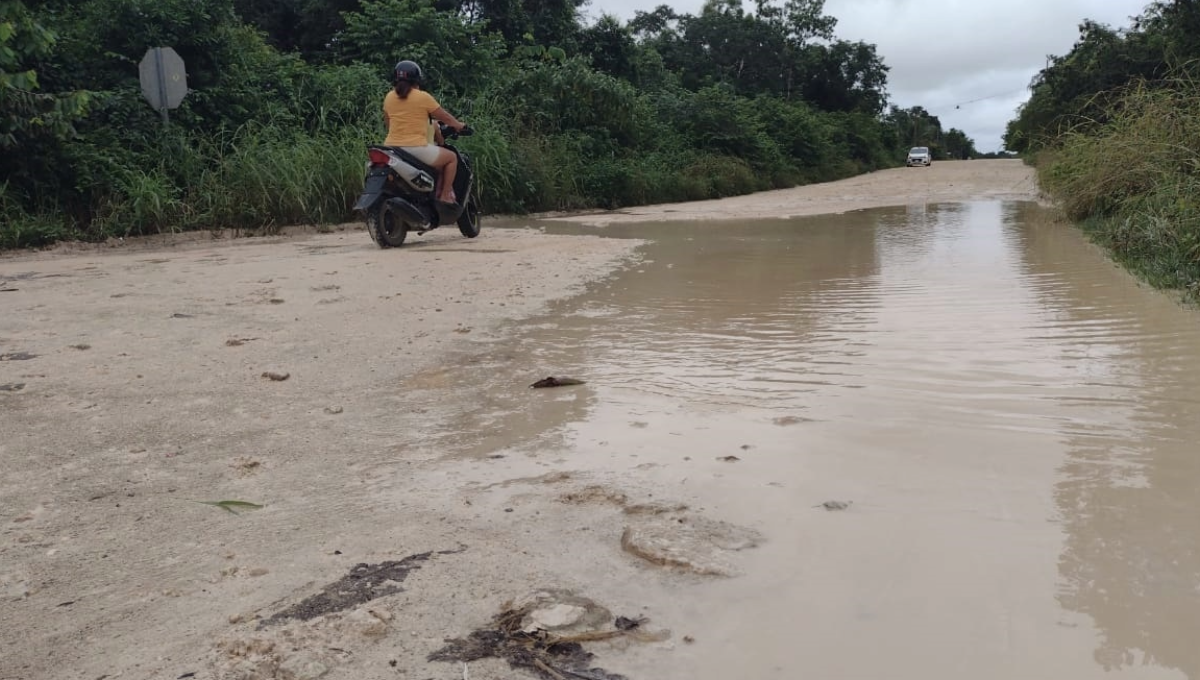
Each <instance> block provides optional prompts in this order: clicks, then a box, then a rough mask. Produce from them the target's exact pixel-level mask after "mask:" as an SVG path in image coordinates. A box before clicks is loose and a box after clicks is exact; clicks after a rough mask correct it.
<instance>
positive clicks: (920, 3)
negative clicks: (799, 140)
mask: <svg viewBox="0 0 1200 680" xmlns="http://www.w3.org/2000/svg"><path fill="white" fill-rule="evenodd" d="M744 3H745V5H746V6H747V7H753V2H751V1H750V0H744ZM659 4H668V5H671V6H672V7H674V8H675V9H676V10H677V11H680V12H686V13H696V12H698V11H699V9H700V7H701V6H702V5H703V0H591V4H590V5H589V6H587V7H586V8H585V10H584V11H585V12H586V13H587V14H588V15H590V16H592V17H593V18H594V17H596V16H599V14H600V13H601V12H609V13H612V14H616V15H617V16H619V17H621V18H623V19H626V20H628V19H630V18H632V17H633V13H634V12H635V11H636V10H639V9H641V10H650V9H653V8H654V7H655V6H657V5H659ZM1146 4H1148V0H826V1H825V12H826V14H829V15H832V16H834V17H837V20H838V25H837V29H836V31H837V36H838V37H839V38H842V39H845V40H863V41H865V42H868V43H873V44H875V45H876V46H877V49H878V51H879V54H880V55H881V56H882V57H883V61H884V63H885V64H887V65H888V66H890V67H891V71H890V72H889V74H888V91H889V94H890V95H891V99H892V102H893V103H895V104H898V105H900V106H903V107H909V106H918V105H919V106H924V107H925V108H926V109H928V110H929V111H930V112H931V113H933V114H934V115H936V116H938V118H939V119H940V120H941V121H942V126H943V127H944V128H946V129H949V128H951V127H956V128H959V129H961V130H965V131H966V133H967V134H968V135H969V136H970V137H971V138H973V139H974V140H975V144H976V146H977V147H978V149H979V150H980V151H985V152H986V151H996V150H999V149H1000V147H1001V146H1002V142H1001V136H1002V135H1003V134H1004V126H1005V124H1006V123H1007V122H1008V121H1009V120H1010V119H1012V118H1013V115H1014V111H1015V110H1016V108H1017V106H1018V105H1019V104H1020V103H1021V102H1023V101H1025V100H1026V99H1027V98H1028V96H1029V93H1028V90H1027V89H1026V88H1027V86H1028V85H1029V81H1030V79H1031V78H1033V76H1034V75H1036V74H1037V72H1038V71H1039V70H1041V69H1042V68H1043V67H1045V65H1046V56H1047V55H1049V54H1056V55H1057V54H1064V53H1066V52H1067V51H1068V50H1070V49H1071V45H1073V44H1074V43H1075V39H1076V37H1078V35H1079V31H1078V26H1079V23H1080V22H1081V21H1082V20H1083V19H1085V18H1088V19H1093V20H1096V21H1099V22H1102V23H1107V24H1111V25H1113V26H1115V27H1126V26H1128V25H1129V17H1131V16H1134V15H1136V14H1139V13H1141V11H1142V9H1143V8H1144V7H1145V6H1146ZM985 97H987V98H988V99H984V100H983V101H975V100H979V99H982V98H985ZM967 102H973V103H967ZM955 106H961V108H959V109H956V108H955Z"/></svg>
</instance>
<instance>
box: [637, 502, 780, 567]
mask: <svg viewBox="0 0 1200 680" xmlns="http://www.w3.org/2000/svg"><path fill="white" fill-rule="evenodd" d="M762 541H763V537H762V535H761V534H759V533H758V532H757V531H754V530H753V529H747V528H745V527H739V526H736V525H733V524H729V523H727V522H721V521H717V520H711V519H706V518H704V517H686V516H685V517H679V516H663V515H659V516H655V517H649V518H644V519H642V520H641V521H639V522H636V523H633V524H630V525H628V526H626V527H625V531H624V532H623V533H622V534H621V549H623V550H624V551H625V552H627V553H629V554H630V555H634V556H636V557H639V558H641V559H643V560H645V561H647V562H649V563H651V564H656V565H658V566H662V567H669V568H673V569H680V570H682V571H687V572H691V573H693V574H701V575H704V576H734V575H736V574H737V573H738V570H737V568H736V566H735V565H734V564H733V562H732V560H731V559H730V556H729V554H730V553H733V552H737V551H740V550H746V549H749V548H753V547H756V546H758V545H759V544H761V543H762Z"/></svg>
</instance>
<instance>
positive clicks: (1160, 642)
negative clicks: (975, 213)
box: [1019, 208, 1200, 678]
mask: <svg viewBox="0 0 1200 680" xmlns="http://www.w3.org/2000/svg"><path fill="white" fill-rule="evenodd" d="M1025 211H1026V214H1025V215H1023V218H1024V219H1022V220H1021V221H1020V224H1021V228H1020V231H1019V238H1020V242H1021V245H1022V249H1023V251H1024V253H1025V258H1024V259H1025V262H1026V266H1027V268H1028V272H1029V273H1030V275H1032V276H1036V277H1038V278H1039V279H1041V280H1042V281H1043V282H1044V285H1043V286H1042V287H1041V289H1040V291H1039V292H1040V294H1041V295H1042V297H1043V300H1044V304H1046V306H1047V307H1048V308H1051V309H1054V310H1056V312H1057V315H1058V328H1057V330H1056V334H1057V335H1058V337H1060V338H1064V339H1065V338H1067V337H1070V336H1073V337H1074V338H1075V343H1074V346H1073V347H1068V351H1067V352H1065V353H1064V355H1063V357H1062V359H1063V361H1064V362H1066V363H1069V364H1070V365H1072V366H1074V367H1075V369H1076V370H1077V372H1078V375H1079V377H1080V380H1081V381H1083V382H1086V383H1087V384H1089V385H1090V386H1091V387H1093V388H1094V390H1093V391H1094V392H1095V393H1097V394H1096V395H1095V396H1093V398H1091V399H1088V400H1084V401H1076V402H1075V406H1076V409H1077V410H1080V411H1085V412H1086V413H1087V418H1086V421H1087V426H1081V427H1077V428H1076V429H1075V430H1074V431H1073V432H1071V433H1069V439H1068V445H1069V452H1068V459H1067V462H1066V463H1065V464H1064V465H1063V467H1062V474H1063V481H1061V482H1060V483H1059V484H1058V485H1057V487H1056V494H1055V495H1056V502H1057V505H1058V508H1059V510H1060V512H1061V513H1062V520H1063V522H1064V524H1065V528H1066V530H1067V539H1066V545H1065V548H1064V551H1063V555H1062V558H1061V560H1060V565H1059V569H1060V572H1061V575H1062V579H1063V587H1062V592H1061V593H1060V595H1059V600H1060V602H1062V604H1063V606H1064V607H1067V608H1069V609H1072V610H1075V611H1079V612H1082V613H1085V614H1087V615H1088V616H1090V617H1091V618H1092V619H1093V620H1094V621H1095V624H1096V626H1097V627H1098V628H1099V630H1100V633H1101V636H1102V642H1101V644H1100V647H1099V649H1097V651H1096V655H1095V658H1096V661H1097V662H1098V663H1099V664H1100V665H1102V666H1103V667H1104V668H1105V669H1106V670H1110V671H1112V670H1120V669H1123V668H1129V667H1136V666H1145V665H1157V666H1165V667H1168V668H1174V669H1178V670H1180V671H1183V672H1184V673H1185V674H1186V676H1187V677H1189V678H1194V677H1200V648H1197V645H1196V644H1195V631H1197V630H1200V515H1198V513H1197V510H1198V509H1200V503H1198V501H1200V491H1198V487H1197V481H1200V455H1197V453H1198V451H1197V449H1196V442H1198V441H1200V418H1197V414H1200V402H1198V399H1197V395H1198V394H1200V372H1198V371H1197V358H1200V333H1198V332H1197V318H1196V315H1195V314H1194V313H1185V312H1182V311H1180V309H1179V308H1178V306H1177V305H1175V304H1174V303H1173V302H1171V301H1170V300H1168V299H1167V298H1165V297H1159V296H1153V295H1145V294H1141V292H1140V291H1132V290H1130V289H1129V288H1128V287H1117V286H1113V285H1112V279H1113V278H1114V274H1113V272H1112V271H1111V266H1110V265H1108V264H1107V263H1106V262H1095V263H1094V264H1093V265H1092V266H1090V267H1081V266H1078V265H1077V264H1076V265H1075V266H1065V265H1070V264H1071V263H1077V261H1078V259H1079V258H1078V255H1077V253H1076V252H1075V251H1077V250H1078V249H1079V248H1081V247H1088V246H1084V245H1083V244H1081V243H1080V242H1079V240H1078V239H1076V238H1070V237H1065V236H1064V230H1063V229H1062V228H1061V227H1059V226H1056V225H1052V224H1047V223H1045V221H1044V220H1042V221H1039V220H1038V219H1037V216H1036V215H1033V214H1030V213H1029V212H1028V209H1027V208H1026V209H1025Z"/></svg>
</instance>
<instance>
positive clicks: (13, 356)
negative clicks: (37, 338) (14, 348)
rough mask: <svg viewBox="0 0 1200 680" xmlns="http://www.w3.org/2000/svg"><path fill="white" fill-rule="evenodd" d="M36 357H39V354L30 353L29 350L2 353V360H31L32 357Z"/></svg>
mask: <svg viewBox="0 0 1200 680" xmlns="http://www.w3.org/2000/svg"><path fill="white" fill-rule="evenodd" d="M36 358H38V355H36V354H30V353H29V352H9V353H7V354H0V361H29V360H30V359H36Z"/></svg>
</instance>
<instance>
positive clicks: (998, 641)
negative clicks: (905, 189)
mask: <svg viewBox="0 0 1200 680" xmlns="http://www.w3.org/2000/svg"><path fill="white" fill-rule="evenodd" d="M547 229H548V230H550V231H555V230H560V231H577V229H576V228H575V227H570V226H564V225H547ZM598 233H603V234H606V235H609V236H612V237H617V238H620V237H638V238H648V239H651V240H652V242H651V243H650V244H649V245H647V246H646V247H645V248H644V249H643V251H642V253H643V256H644V259H643V261H642V262H641V263H639V264H638V265H637V266H635V267H633V268H631V269H630V270H628V271H626V272H624V273H622V274H620V275H618V276H616V277H615V278H614V279H613V280H612V281H610V282H608V283H606V284H605V285H602V286H599V287H597V288H596V289H595V290H594V291H592V292H591V293H589V294H588V295H586V296H584V297H582V298H577V299H575V300H573V301H571V302H569V303H568V304H566V305H560V306H559V307H556V308H555V309H554V310H553V313H551V314H548V315H546V316H545V317H543V318H540V319H536V320H534V321H533V322H532V323H530V324H523V325H522V326H520V327H519V328H518V330H517V337H516V340H514V341H512V342H511V344H510V345H509V347H510V349H511V351H513V352H520V353H521V354H523V355H525V354H527V355H529V357H528V358H529V361H530V362H532V365H534V366H536V367H537V368H536V369H534V370H535V372H536V374H528V373H522V374H521V375H520V376H519V377H516V378H514V376H513V375H512V374H511V373H503V372H501V373H494V372H493V373H491V374H489V376H488V377H486V378H485V379H484V381H485V382H490V383H491V384H492V386H493V387H495V388H496V390H494V392H495V394H496V395H497V396H495V397H493V399H494V401H492V402H488V403H485V404H483V405H482V406H481V410H480V411H479V413H478V414H476V415H475V416H472V417H473V418H474V421H475V422H474V427H476V428H481V429H488V428H489V427H491V428H492V431H495V427H494V426H495V425H497V424H500V423H503V424H506V425H507V426H509V427H508V428H507V430H508V431H513V432H532V431H545V432H546V433H547V434H546V435H545V436H543V437H541V438H539V439H537V440H536V441H535V442H534V443H533V444H532V445H530V446H528V447H526V450H527V451H528V452H530V454H531V455H532V456H536V455H537V450H538V448H539V447H541V448H543V449H547V448H549V447H550V445H551V443H553V444H554V446H556V447H559V448H556V449H555V451H556V452H557V451H560V450H561V447H566V449H567V450H568V451H569V453H568V454H565V456H564V457H566V458H569V460H570V465H571V466H573V467H574V468H576V469H587V470H592V471H594V472H595V473H596V474H598V475H608V478H609V479H612V480H613V481H614V483H619V484H622V485H624V486H625V487H629V486H631V485H632V486H635V487H638V488H640V489H642V490H652V491H653V492H654V493H655V495H656V497H661V498H663V499H665V500H678V501H682V502H686V503H689V504H691V505H692V506H693V507H694V508H698V509H700V510H702V512H703V513H704V514H705V515H707V516H709V517H712V518H715V519H721V520H725V521H729V522H733V523H736V524H740V525H743V526H747V527H753V528H755V529H758V530H759V531H761V532H762V533H763V534H764V535H765V536H766V538H767V540H766V542H765V543H764V544H763V545H762V546H760V547H758V548H755V549H753V550H750V551H745V552H741V553H738V555H737V559H738V560H739V562H740V567H741V569H742V571H743V573H742V574H741V575H740V576H738V577H735V578H731V579H708V580H702V581H701V582H697V583H695V584H690V585H689V586H688V587H687V588H685V589H683V590H681V591H679V593H678V595H679V596H678V597H677V598H676V599H675V601H674V602H673V603H672V604H671V605H670V607H671V608H672V609H673V611H672V612H671V614H672V617H673V620H676V621H695V622H698V623H697V625H698V626H699V625H700V624H699V622H703V623H702V628H700V629H698V630H696V631H695V632H694V635H695V637H696V638H697V640H698V642H697V644H694V645H681V646H680V647H679V648H677V649H676V650H675V654H677V655H678V656H677V659H676V663H677V668H678V670H679V674H678V677H694V678H706V679H707V678H714V679H715V678H722V679H725V678H732V677H751V678H765V677H780V678H792V677H795V678H800V677H812V678H922V679H925V678H974V679H978V678H1055V679H1063V678H1095V677H1101V676H1118V677H1122V678H1124V677H1130V678H1196V677H1200V644H1197V643H1196V635H1197V631H1200V455H1198V454H1200V450H1198V448H1197V447H1198V445H1200V314H1197V313H1195V312H1192V311H1187V310H1184V309H1182V308H1181V307H1180V306H1178V305H1177V304H1176V303H1175V302H1173V301H1172V300H1171V299H1170V298H1168V297H1167V296H1164V295H1161V294H1158V293H1154V292H1152V291H1149V290H1147V289H1145V288H1142V287H1139V286H1138V285H1136V284H1135V283H1134V282H1133V281H1132V280H1131V279H1130V278H1129V277H1128V276H1127V275H1126V274H1124V273H1123V272H1122V271H1120V270H1118V269H1117V268H1116V267H1114V266H1113V265H1112V264H1111V263H1110V262H1109V261H1108V260H1106V259H1105V258H1104V257H1103V256H1102V255H1101V254H1100V253H1099V252H1098V251H1097V250H1096V249H1094V248H1093V247H1091V246H1090V245H1088V244H1087V243H1086V241H1085V240H1084V239H1083V238H1082V237H1081V236H1080V235H1079V234H1078V233H1077V232H1076V231H1075V230H1074V229H1071V228H1069V227H1066V226H1063V225H1055V224H1051V223H1050V222H1049V221H1048V220H1047V219H1046V218H1045V217H1044V216H1043V215H1042V214H1041V213H1040V212H1039V209H1038V208H1037V207H1036V206H1034V205H1032V204H1025V203H1005V202H981V203H969V204H951V205H930V206H926V207H915V208H898V209H885V210H878V211H866V212H858V213H851V214H846V215H841V216H830V217H818V218H805V219H799V220H788V221H775V222H764V223H755V224H741V225H729V224H661V225H630V226H621V227H609V228H607V229H604V230H601V231H599V232H598ZM524 365H528V364H524ZM543 374H544V375H551V374H553V375H568V376H572V377H582V378H585V379H586V380H587V381H588V384H587V385H585V386H583V387H581V388H568V389H567V390H564V391H562V392H555V393H554V395H553V396H547V393H545V392H542V391H534V390H525V391H523V392H521V391H518V390H511V389H510V390H508V391H507V392H506V391H505V390H504V389H503V387H502V386H503V385H505V384H508V385H511V384H512V383H513V382H514V380H520V379H522V378H525V377H529V378H534V379H536V378H539V377H544V375H543ZM527 382H528V381H526V384H527ZM533 392H536V393H537V396H536V397H532V396H531V394H530V393H533ZM504 436H505V435H501V434H497V435H495V436H492V437H490V438H489V439H488V441H487V442H485V444H486V445H487V446H488V447H490V448H489V450H495V447H496V446H497V445H505V444H507V445H512V446H517V445H518V444H520V443H521V442H520V441H519V440H520V437H519V436H518V435H512V436H513V441H510V442H503V441H501V440H502V439H503V437H504ZM556 455H558V453H556ZM727 456H735V457H736V458H737V460H736V461H727V460H718V459H720V458H725V457H727ZM828 500H843V501H853V504H852V505H851V506H850V507H849V509H847V510H845V511H843V512H826V511H825V510H823V509H819V508H814V506H816V505H818V504H820V503H822V502H824V501H828ZM678 632H679V633H680V634H683V633H686V632H687V631H685V630H679V631H678ZM700 642H703V644H700Z"/></svg>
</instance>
